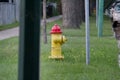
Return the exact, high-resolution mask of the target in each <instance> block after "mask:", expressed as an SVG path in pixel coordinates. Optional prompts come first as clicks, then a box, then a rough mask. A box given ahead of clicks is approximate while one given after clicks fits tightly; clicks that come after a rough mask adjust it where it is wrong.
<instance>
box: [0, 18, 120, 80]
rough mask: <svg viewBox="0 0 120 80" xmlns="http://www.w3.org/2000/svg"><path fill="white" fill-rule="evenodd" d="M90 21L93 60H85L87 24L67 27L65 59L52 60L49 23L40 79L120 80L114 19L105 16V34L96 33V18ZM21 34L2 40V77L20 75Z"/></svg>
mask: <svg viewBox="0 0 120 80" xmlns="http://www.w3.org/2000/svg"><path fill="white" fill-rule="evenodd" d="M90 20H91V23H90V25H91V26H90V64H89V65H86V64H85V56H86V55H85V53H86V52H85V25H84V24H82V26H81V29H80V30H79V29H78V30H75V29H64V30H63V34H64V35H65V36H66V37H67V39H68V41H67V42H66V43H65V44H64V45H63V46H62V53H63V55H64V57H65V59H64V60H57V61H56V60H51V59H49V58H48V56H50V49H51V46H50V34H49V32H50V29H51V26H53V25H54V24H55V23H57V24H59V25H61V20H59V21H56V22H52V23H49V24H48V29H47V32H48V44H43V41H42V40H43V39H41V59H40V61H41V64H40V66H41V68H40V70H41V71H40V73H41V74H40V76H41V77H40V78H41V80H120V76H119V74H120V68H119V67H118V63H117V56H118V48H117V42H116V40H115V38H114V37H113V32H112V29H111V23H110V20H109V19H108V18H105V20H104V28H103V29H104V30H103V37H101V38H98V37H97V27H96V26H95V25H96V24H95V18H94V17H92V18H91V19H90ZM41 38H42V37H41ZM17 69H18V37H15V38H10V39H6V40H2V41H0V80H17V76H18V70H17Z"/></svg>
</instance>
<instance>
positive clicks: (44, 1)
mask: <svg viewBox="0 0 120 80" xmlns="http://www.w3.org/2000/svg"><path fill="white" fill-rule="evenodd" d="M43 40H44V44H46V43H47V31H46V0H43Z"/></svg>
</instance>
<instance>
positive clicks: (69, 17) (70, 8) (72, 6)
mask: <svg viewBox="0 0 120 80" xmlns="http://www.w3.org/2000/svg"><path fill="white" fill-rule="evenodd" d="M61 1H62V13H63V27H64V28H80V24H81V10H82V9H80V8H81V6H80V5H81V0H61Z"/></svg>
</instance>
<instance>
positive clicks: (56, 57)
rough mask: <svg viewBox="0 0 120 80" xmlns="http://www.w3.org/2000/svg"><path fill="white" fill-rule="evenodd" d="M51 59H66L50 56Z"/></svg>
mask: <svg viewBox="0 0 120 80" xmlns="http://www.w3.org/2000/svg"><path fill="white" fill-rule="evenodd" d="M49 58H50V59H64V56H49Z"/></svg>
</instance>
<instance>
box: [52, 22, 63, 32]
mask: <svg viewBox="0 0 120 80" xmlns="http://www.w3.org/2000/svg"><path fill="white" fill-rule="evenodd" d="M50 33H51V34H61V33H62V31H61V29H60V27H59V26H58V25H57V24H55V25H54V26H53V27H52V29H51V31H50Z"/></svg>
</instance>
